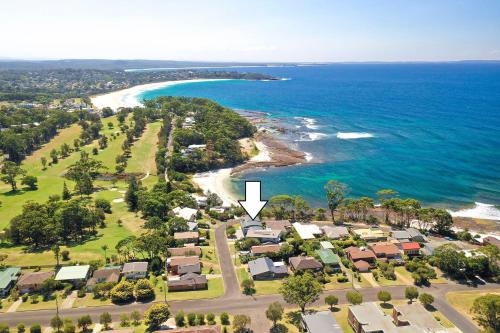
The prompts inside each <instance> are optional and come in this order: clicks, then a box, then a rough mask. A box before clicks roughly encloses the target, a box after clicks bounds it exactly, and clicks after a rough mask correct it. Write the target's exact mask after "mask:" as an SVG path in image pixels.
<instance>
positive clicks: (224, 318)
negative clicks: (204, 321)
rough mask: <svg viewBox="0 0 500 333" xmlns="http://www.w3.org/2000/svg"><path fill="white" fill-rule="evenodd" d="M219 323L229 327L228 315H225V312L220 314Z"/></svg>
mask: <svg viewBox="0 0 500 333" xmlns="http://www.w3.org/2000/svg"><path fill="white" fill-rule="evenodd" d="M220 323H221V324H222V325H229V324H230V322H229V315H228V314H227V312H222V313H221V314H220Z"/></svg>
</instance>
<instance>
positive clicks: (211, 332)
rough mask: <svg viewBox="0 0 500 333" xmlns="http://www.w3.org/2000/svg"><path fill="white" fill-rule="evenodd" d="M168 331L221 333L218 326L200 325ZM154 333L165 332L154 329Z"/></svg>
mask: <svg viewBox="0 0 500 333" xmlns="http://www.w3.org/2000/svg"><path fill="white" fill-rule="evenodd" d="M167 332H168V333H221V332H222V331H221V328H220V326H202V327H189V328H177V329H175V330H168V331H167ZM154 333H165V331H156V332H154Z"/></svg>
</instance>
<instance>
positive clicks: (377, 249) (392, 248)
mask: <svg viewBox="0 0 500 333" xmlns="http://www.w3.org/2000/svg"><path fill="white" fill-rule="evenodd" d="M370 250H372V251H373V252H374V253H375V255H376V256H380V255H386V256H387V255H398V254H399V249H398V247H397V246H396V245H394V244H392V243H386V242H384V243H375V244H372V245H371V246H370Z"/></svg>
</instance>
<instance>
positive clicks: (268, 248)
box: [251, 244, 281, 254]
mask: <svg viewBox="0 0 500 333" xmlns="http://www.w3.org/2000/svg"><path fill="white" fill-rule="evenodd" d="M280 249H281V245H279V244H270V245H255V246H252V249H251V252H252V253H253V254H264V253H278V252H279V251H280Z"/></svg>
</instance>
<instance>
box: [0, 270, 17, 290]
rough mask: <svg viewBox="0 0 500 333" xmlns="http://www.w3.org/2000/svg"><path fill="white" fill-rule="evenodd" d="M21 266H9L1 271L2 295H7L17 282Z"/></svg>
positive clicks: (0, 287) (0, 286)
mask: <svg viewBox="0 0 500 333" xmlns="http://www.w3.org/2000/svg"><path fill="white" fill-rule="evenodd" d="M20 272H21V268H19V267H8V268H4V269H2V270H1V271H0V296H1V297H5V296H7V295H8V294H9V292H10V290H11V289H12V287H14V285H15V284H16V281H17V278H18V277H19V273H20Z"/></svg>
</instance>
